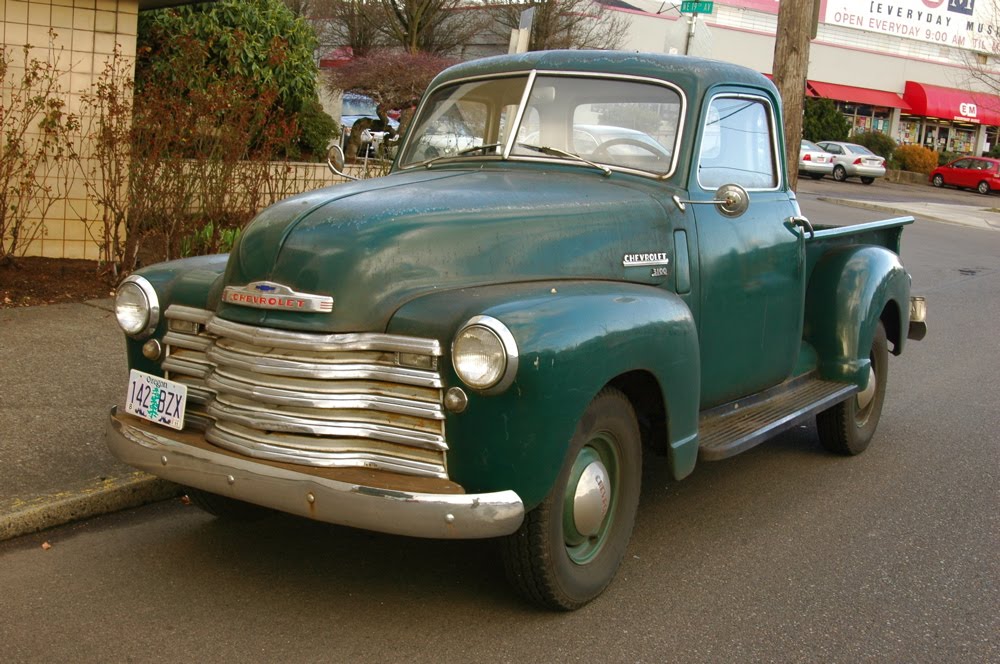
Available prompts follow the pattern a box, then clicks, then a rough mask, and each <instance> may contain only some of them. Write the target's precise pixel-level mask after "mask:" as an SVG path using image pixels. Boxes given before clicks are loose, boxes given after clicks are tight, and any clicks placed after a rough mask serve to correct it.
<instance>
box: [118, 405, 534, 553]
mask: <svg viewBox="0 0 1000 664" xmlns="http://www.w3.org/2000/svg"><path fill="white" fill-rule="evenodd" d="M126 417H131V416H121V415H119V414H118V412H117V407H115V408H112V409H111V414H110V417H109V419H108V425H107V444H108V449H110V450H111V453H112V454H113V455H114V456H115V457H117V458H118V459H119V460H121V461H123V462H125V463H127V464H128V465H130V466H134V467H135V468H139V469H140V470H144V471H146V472H148V473H151V474H153V475H157V476H159V477H162V478H164V479H167V480H170V481H172V482H177V483H178V484H183V485H185V486H192V487H195V488H198V489H202V490H204V491H210V492H212V493H217V494H219V495H222V496H227V497H230V498H235V499H237V500H243V501H246V502H249V503H256V504H258V505H263V506H265V507H270V508H273V509H277V510H281V511H283V512H289V513H291V514H298V515H300V516H304V517H308V518H310V519H315V520H317V521H325V522H327V523H336V524H340V525H343V526H351V527H354V528H363V529H366V530H374V531H378V532H383V533H392V534H395V535H408V536H411V537H430V538H438V539H479V538H486V537H500V536H503V535H509V534H511V533H513V532H514V531H515V530H517V529H518V527H519V526H520V525H521V522H522V521H523V520H524V505H523V503H522V502H521V499H520V498H519V497H518V495H517V494H516V493H515V492H513V491H510V490H508V491H498V492H495V493H481V494H440V493H414V492H409V491H398V490H394V489H382V488H377V487H371V486H363V485H359V484H352V483H349V482H342V481H338V480H332V479H328V478H324V477H316V476H314V475H310V474H309V473H307V472H301V471H298V470H292V469H289V468H287V467H278V466H276V465H270V464H264V463H260V462H257V461H255V460H253V459H249V458H245V457H238V456H234V455H232V454H226V453H223V452H215V451H212V450H210V449H203V448H201V447H196V446H193V445H189V444H186V443H183V442H180V441H177V440H174V439H172V438H171V437H170V436H171V434H172V433H173V431H172V430H170V429H166V428H162V430H161V429H160V428H156V429H155V430H154V429H153V427H155V426H156V425H153V426H151V427H149V428H146V427H142V428H140V427H139V426H134V425H133V424H131V423H130V422H129V421H128V420H126Z"/></svg>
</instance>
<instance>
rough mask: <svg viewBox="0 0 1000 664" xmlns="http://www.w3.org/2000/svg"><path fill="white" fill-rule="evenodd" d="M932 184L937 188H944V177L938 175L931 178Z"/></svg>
mask: <svg viewBox="0 0 1000 664" xmlns="http://www.w3.org/2000/svg"><path fill="white" fill-rule="evenodd" d="M931 184H932V185H934V186H935V187H943V186H944V177H942V176H941V174H940V173H938V174H936V175H935V176H934V177H933V178H931Z"/></svg>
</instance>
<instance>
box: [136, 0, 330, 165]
mask: <svg viewBox="0 0 1000 664" xmlns="http://www.w3.org/2000/svg"><path fill="white" fill-rule="evenodd" d="M192 44H194V45H197V48H198V49H200V52H199V53H198V55H199V56H200V57H194V58H193V57H192V56H193V55H194V54H193V53H192ZM315 46H316V36H315V33H314V32H313V30H312V28H311V27H310V26H309V24H308V23H307V22H306V21H305V20H304V19H302V18H299V17H296V16H295V14H293V13H292V11H291V10H290V9H289V8H288V7H287V6H286V5H285V3H284V2H282V1H281V0H219V2H213V3H207V2H206V3H199V4H194V5H190V6H186V7H179V8H167V9H158V10H153V11H147V12H142V13H141V14H140V17H139V30H138V44H137V55H138V58H137V61H136V71H135V81H136V82H135V91H136V96H137V98H141V97H142V96H143V95H144V94H145V91H146V87H147V86H148V85H163V84H164V83H167V84H169V85H171V86H172V90H173V93H174V94H175V95H177V96H178V97H181V98H189V97H190V96H192V95H198V94H206V93H207V94H214V89H215V88H217V87H218V86H219V85H227V84H228V83H229V82H230V81H233V80H237V81H252V82H253V83H254V85H255V86H256V89H258V90H259V94H257V95H255V96H256V101H257V103H258V104H259V105H260V106H261V109H260V111H261V112H262V113H269V114H271V115H273V116H280V117H281V118H282V120H284V121H287V122H295V123H297V124H298V126H299V128H300V132H299V133H296V134H295V136H294V137H293V140H291V141H289V142H288V143H286V144H284V145H274V146H271V147H272V149H273V150H277V151H278V155H284V156H296V157H297V156H298V149H299V147H300V146H305V145H310V146H311V145H315V144H318V143H322V144H323V148H324V149H325V147H326V145H325V144H326V142H327V141H329V139H330V138H331V136H332V134H331V135H327V136H322V135H321V134H322V132H323V131H324V129H325V128H326V127H329V125H323V124H321V123H320V122H318V121H316V120H317V118H316V117H315V107H314V104H318V103H319V102H318V97H317V93H316V76H317V66H316V63H315V61H314V59H313V51H314V49H315ZM241 92H243V91H242V90H241ZM303 112H305V113H306V114H307V115H308V116H310V117H308V118H307V119H306V124H308V125H309V129H308V131H309V132H310V135H309V136H308V137H305V136H302V134H301V128H302V127H303V122H302V119H301V118H300V114H302V113H303ZM324 151H325V150H320V151H319V152H320V154H322V153H323V152H324Z"/></svg>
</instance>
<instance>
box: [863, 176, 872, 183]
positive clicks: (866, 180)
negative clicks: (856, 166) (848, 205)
mask: <svg viewBox="0 0 1000 664" xmlns="http://www.w3.org/2000/svg"><path fill="white" fill-rule="evenodd" d="M872 182H875V178H872V177H863V178H861V184H871V183H872Z"/></svg>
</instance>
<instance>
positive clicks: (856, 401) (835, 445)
mask: <svg viewBox="0 0 1000 664" xmlns="http://www.w3.org/2000/svg"><path fill="white" fill-rule="evenodd" d="M869 359H870V360H871V371H872V374H871V376H870V378H869V387H868V388H867V389H866V390H865V391H864V392H860V393H858V394H856V395H855V396H853V397H851V398H850V399H848V400H847V401H842V402H841V403H839V404H837V405H836V406H833V407H831V408H829V409H827V410H824V411H823V412H822V413H820V414H818V415H817V416H816V429H817V430H818V432H819V440H820V442H821V443H822V444H823V447H825V448H826V449H828V450H830V451H831V452H834V453H836V454H844V455H851V456H853V455H855V454H861V453H862V452H864V451H865V450H866V449H867V448H868V444H869V443H871V440H872V437H873V436H874V435H875V429H876V428H877V427H878V421H879V418H880V417H881V416H882V405H883V404H884V403H885V386H886V383H887V381H888V379H889V342H888V340H887V339H886V336H885V327H884V326H883V325H882V323H881V322H879V324H878V326H877V327H876V328H875V337H874V338H873V339H872V347H871V352H870V353H869ZM873 382H874V385H872V383H873Z"/></svg>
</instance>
